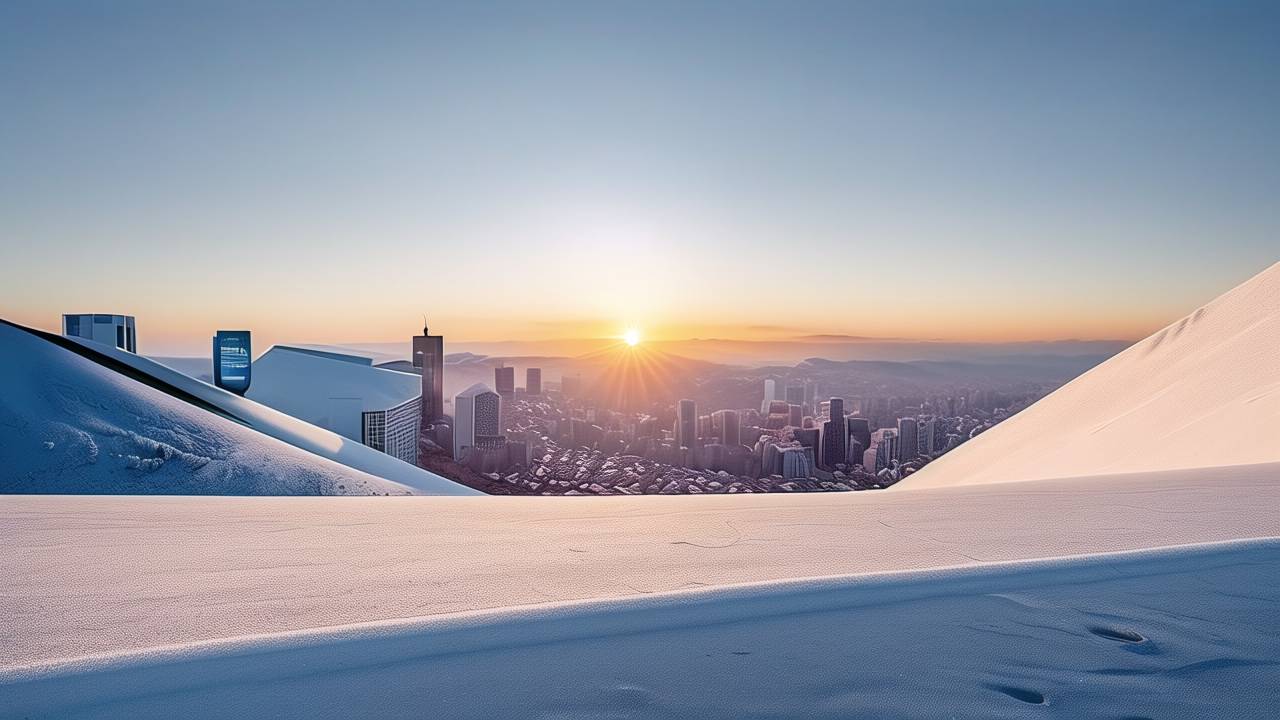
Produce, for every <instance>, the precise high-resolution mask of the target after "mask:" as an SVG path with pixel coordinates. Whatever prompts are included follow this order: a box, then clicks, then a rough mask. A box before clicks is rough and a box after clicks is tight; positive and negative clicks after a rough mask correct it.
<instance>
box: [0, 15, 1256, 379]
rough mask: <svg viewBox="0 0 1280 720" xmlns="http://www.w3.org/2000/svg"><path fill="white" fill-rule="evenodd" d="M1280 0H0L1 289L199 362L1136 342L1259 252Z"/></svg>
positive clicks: (52, 321)
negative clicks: (567, 348) (241, 351)
mask: <svg viewBox="0 0 1280 720" xmlns="http://www.w3.org/2000/svg"><path fill="white" fill-rule="evenodd" d="M1278 19H1280V10H1278V9H1277V8H1276V7H1275V6H1274V5H1267V4H1253V3H1220V4H1213V5H1202V4H1188V3H1177V2H1175V3H1156V2H1138V3H1127V4H1123V5H1119V4H1116V5H1112V4H1102V3H1080V4H1072V5H1061V4H1060V5H1054V4H1033V3H1013V2H1007V3H1006V2H993V3H988V4H982V5H961V4H954V5H950V4H937V5H920V6H916V5H911V6H909V7H908V6H898V5H894V4H876V3H865V4H853V3H832V4H826V3H813V4H805V5H802V6H794V5H785V4H780V3H779V4H772V3H741V4H735V5H734V6H733V7H732V8H731V9H730V8H728V7H726V6H723V5H721V6H716V5H713V4H707V5H703V6H688V5H685V4H676V3H645V4H634V5H625V4H623V5H617V6H611V7H610V8H608V9H605V8H600V7H596V6H593V5H591V4H575V3H569V4H564V5H557V6H555V7H536V6H528V5H520V4H507V3H495V4H492V5H485V6H459V7H440V6H427V5H418V6H413V5H409V6H406V5H398V4H395V5H393V4H386V5H378V6H376V7H375V8H374V9H372V10H370V11H365V10H362V9H359V8H355V7H351V6H344V5H341V4H329V3H316V4H313V5H310V6H308V8H307V9H306V11H302V10H301V9H299V8H290V7H287V6H272V7H263V6H261V5H260V4H256V3H244V4H239V3H220V4H218V5H217V6H208V7H199V6H189V5H188V6H171V5H167V4H159V3H154V4H152V3H138V4H135V5H130V6H126V7H119V8H113V9H112V10H111V11H110V12H105V11H104V12H98V11H94V10H92V9H90V8H75V9H72V8H67V7H56V6H50V5H48V4H47V3H27V2H15V3H6V4H5V5H4V7H3V8H0V48H3V50H2V51H0V89H3V90H4V94H5V97H6V99H7V100H8V101H9V102H7V103H6V105H7V108H6V113H4V114H3V116H0V158H3V160H4V162H0V242H2V243H3V246H4V248H5V262H4V263H3V265H2V266H0V308H2V309H3V313H4V316H5V317H6V318H9V319H12V320H14V321H16V322H20V323H24V324H28V325H32V326H37V327H42V328H45V329H48V330H56V329H57V323H58V318H59V317H60V315H61V314H62V313H64V312H71V311H76V310H77V309H79V308H99V309H102V310H104V311H109V312H115V313H124V314H128V315H132V316H134V317H136V318H137V319H138V322H139V323H140V324H141V326H142V327H144V328H145V329H146V330H145V335H146V338H147V341H148V345H147V347H146V348H144V351H145V352H155V353H161V354H192V355H194V354H202V353H203V351H204V347H205V345H206V344H207V342H208V336H209V333H210V332H211V331H213V330H214V329H216V328H218V327H246V328H253V329H254V331H255V334H256V336H257V337H260V338H262V339H263V344H262V345H260V347H263V348H264V349H265V348H266V347H268V346H269V344H270V343H273V342H313V343H325V342H380V341H392V340H399V339H400V338H402V337H404V335H405V331H406V328H407V327H410V326H411V325H412V324H413V318H415V317H416V316H417V315H418V314H420V313H423V312H425V313H427V314H428V315H429V316H431V317H432V318H433V324H434V325H435V326H436V327H438V328H439V331H440V332H443V333H445V334H446V335H448V336H449V337H451V338H456V342H481V341H486V342H487V341H498V340H521V341H532V340H537V341H552V340H560V339H565V340H573V339H581V338H617V337H620V336H621V335H622V334H623V333H624V332H625V331H626V330H627V329H628V328H632V327H634V328H638V329H640V330H641V332H642V333H643V334H644V337H645V338H646V340H655V341H661V340H675V339H684V338H709V337H717V338H729V339H742V340H759V339H766V338H777V337H780V336H785V335H804V334H813V333H833V334H851V335H857V336H868V337H875V338H907V339H913V340H923V339H931V340H943V341H975V342H1008V341H1029V340H1061V339H1067V338H1084V339H1114V340H1130V341H1132V340H1136V339H1138V338H1140V337H1143V336H1145V335H1147V334H1148V333H1150V332H1151V331H1153V330H1155V329H1156V328H1158V327H1160V326H1162V325H1164V324H1165V323H1167V322H1169V321H1170V320H1173V319H1174V318H1177V317H1179V316H1181V315H1183V314H1185V313H1186V312H1187V311H1188V310H1191V309H1194V307H1195V304H1196V303H1197V302H1199V300H1200V299H1201V298H1203V297H1205V296H1209V295H1211V294H1212V293H1213V292H1215V291H1217V290H1218V289H1220V288H1222V287H1230V286H1233V285H1234V284H1236V283H1238V282H1240V281H1242V280H1244V279H1245V278H1247V277H1250V276H1252V275H1253V274H1254V273H1256V272H1258V271H1259V269H1261V268H1263V267H1266V266H1267V265H1269V264H1271V263H1272V262H1274V261H1275V260H1276V256H1275V252H1276V251H1275V247H1276V246H1275V237H1277V234H1280V215H1277V212H1276V210H1275V207H1274V203H1273V202H1272V198H1271V192H1270V189H1271V188H1274V187H1276V186H1277V185H1278V184H1280V146H1278V145H1277V143H1275V142H1274V139H1273V128H1274V127H1275V126H1277V125H1280V89H1278V88H1277V84H1276V83H1274V82H1273V78H1272V74H1271V71H1270V69H1271V68H1272V67H1274V66H1275V64H1276V62H1277V61H1280V57H1278V56H1280V49H1277V46H1276V45H1275V43H1274V42H1273V39H1274V35H1273V33H1272V29H1273V28H1275V27H1276V23H1277V20H1278ZM1031 38H1051V39H1050V40H1046V41H1044V42H1032V41H1031ZM77 259H78V261H77ZM477 283H480V284H481V285H482V287H483V292H476V291H475V290H476V284H477ZM462 298H465V301H463V300H462Z"/></svg>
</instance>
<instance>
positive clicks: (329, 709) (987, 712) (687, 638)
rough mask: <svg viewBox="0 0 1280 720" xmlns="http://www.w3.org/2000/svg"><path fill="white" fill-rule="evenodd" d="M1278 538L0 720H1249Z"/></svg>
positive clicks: (147, 665) (940, 578)
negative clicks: (192, 719)
mask: <svg viewBox="0 0 1280 720" xmlns="http://www.w3.org/2000/svg"><path fill="white" fill-rule="evenodd" d="M1277 602H1280V541H1276V540H1268V541H1255V542H1245V543H1228V544H1223V545H1201V546H1197V547H1191V548H1175V549H1170V550H1164V551H1156V552H1140V553H1135V554H1124V555H1108V556H1083V557H1078V558H1071V559H1062V560H1055V561H1038V562H1031V563H1014V564H1001V565H995V566H991V567H987V568H981V569H961V570H956V569H944V570H935V571H925V572H912V573H895V574H890V575H885V576H874V575H873V576H855V577H845V578H827V579H811V580H805V581H800V582H792V583H781V584H773V585H753V586H739V587H730V588H717V589H713V590H707V591H695V592H689V593H683V594H674V595H665V596H659V597H655V598H639V599H630V600H624V601H610V602H595V603H582V604H568V605H557V606H543V607H536V608H526V609H522V610H517V611H506V612H499V613H473V614H467V615H455V616H450V617H443V618H435V619H418V620H411V621H401V622H391V623H381V624H366V625H362V626H349V627H345V628H329V629H324V630H320V631H315V632H306V633H295V634H292V635H283V636H257V637H249V638H239V639H236V640H232V641H226V642H213V643H207V644H202V645H189V646H185V647H174V648H163V649H158V650H154V651H151V652H148V653H140V654H134V655H124V656H116V657H111V658H94V659H88V660H80V661H76V662H72V663H68V664H64V665H58V666H51V667H44V668H38V669H25V670H16V671H8V672H5V671H0V693H2V696H0V697H3V700H4V702H3V705H0V716H4V717H15V718H16V717H59V718H80V717H93V718H171V717H273V718H351V717H380V718H422V717H431V718H516V717H520V718H639V717H651V718H694V717H696V718H793V717H805V718H857V717H865V718H885V717H894V718H939V717H964V718H970V717H972V718H978V717H982V718H1020V717H1026V718H1039V717H1050V716H1052V717H1072V718H1131V719H1133V718H1153V717H1161V718H1166V717H1167V718H1208V717H1222V718H1227V717H1230V718H1271V717H1274V711H1275V702H1276V698H1275V688H1276V687H1277V680H1278V679H1280V669H1278V666H1280V658H1277V652H1276V645H1275V643H1276V637H1277V636H1278V635H1280V613H1277V612H1276V603H1277Z"/></svg>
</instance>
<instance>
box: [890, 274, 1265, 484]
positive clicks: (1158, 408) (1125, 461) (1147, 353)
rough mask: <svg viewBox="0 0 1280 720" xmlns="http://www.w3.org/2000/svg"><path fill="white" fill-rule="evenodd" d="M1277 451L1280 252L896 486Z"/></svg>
mask: <svg viewBox="0 0 1280 720" xmlns="http://www.w3.org/2000/svg"><path fill="white" fill-rule="evenodd" d="M1276 461H1280V263H1276V264H1275V265H1272V266H1271V267H1270V268H1268V269H1267V270H1265V271H1263V272H1261V273H1259V274H1258V275H1256V276H1255V277H1253V278H1252V279H1250V280H1248V281H1246V282H1245V283H1243V284H1241V285H1239V286H1238V287H1236V288H1234V289H1233V290H1230V291H1228V292H1227V293H1225V294H1223V295H1221V296H1220V297H1218V298H1217V299H1216V300H1214V301H1212V302H1210V303H1209V304H1207V305H1205V306H1204V307H1201V308H1200V309H1198V310H1196V311H1194V312H1192V313H1191V314H1189V315H1187V316H1186V317H1184V318H1182V319H1180V320H1178V321H1175V322H1173V323H1171V324H1170V325H1169V326H1168V327H1166V328H1164V329H1162V330H1160V331H1159V332H1157V333H1155V334H1153V335H1152V336H1151V337H1149V338H1147V339H1145V340H1142V341H1141V342H1138V343H1136V344H1134V345H1133V346H1132V347H1130V348H1129V349H1127V350H1125V351H1124V352H1121V353H1119V354H1118V355H1116V356H1115V357H1113V358H1111V359H1110V360H1107V361H1106V362H1104V363H1102V364H1101V365H1099V366H1097V367H1095V368H1094V369H1092V370H1090V371H1088V372H1086V373H1085V374H1083V375H1081V376H1080V377H1078V378H1076V379H1075V380H1073V381H1071V382H1070V383H1068V384H1066V385H1064V386H1063V387H1061V388H1059V389H1058V390H1057V391H1056V392H1054V393H1052V394H1050V395H1049V396H1047V397H1045V398H1044V399H1042V400H1040V401H1039V402H1037V403H1035V404H1034V405H1032V406H1031V407H1029V408H1027V409H1026V410H1023V411H1022V412H1020V413H1018V414H1017V415H1015V416H1014V417H1012V418H1010V419H1008V420H1006V421H1004V422H1002V423H1000V424H999V425H997V426H996V427H994V428H992V429H991V430H988V431H987V432H985V433H983V434H982V435H980V436H978V437H976V438H974V439H973V440H971V441H969V442H967V443H965V444H963V445H961V446H960V447H959V448H957V449H955V450H953V451H951V452H949V453H947V454H946V455H944V456H943V457H941V458H939V459H938V460H936V461H934V462H932V463H930V464H929V465H927V466H925V468H924V469H923V470H921V471H920V472H918V473H916V474H914V475H911V476H909V477H908V478H906V479H904V480H903V481H902V482H900V483H898V485H896V486H895V489H899V488H900V489H903V490H908V489H918V488H928V487H942V486H951V485H969V484H979V483H1002V482H1014V481H1027V480H1039V479H1044V478H1065V477H1081V476H1087V475H1099V474H1112V473H1129V472H1145V471H1153V470H1176V469H1187V468H1199V467H1209V466H1223V465H1233V464H1240V465H1244V464H1252V463H1268V462H1276Z"/></svg>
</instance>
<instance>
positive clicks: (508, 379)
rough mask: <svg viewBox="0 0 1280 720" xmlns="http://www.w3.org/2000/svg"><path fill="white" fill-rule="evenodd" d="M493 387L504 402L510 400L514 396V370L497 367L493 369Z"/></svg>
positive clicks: (512, 368)
mask: <svg viewBox="0 0 1280 720" xmlns="http://www.w3.org/2000/svg"><path fill="white" fill-rule="evenodd" d="M493 387H494V389H495V390H497V391H498V394H499V395H501V396H502V399H504V400H508V401H509V400H511V398H513V397H515V394H516V369H515V368H514V367H507V366H498V367H496V368H494V369H493Z"/></svg>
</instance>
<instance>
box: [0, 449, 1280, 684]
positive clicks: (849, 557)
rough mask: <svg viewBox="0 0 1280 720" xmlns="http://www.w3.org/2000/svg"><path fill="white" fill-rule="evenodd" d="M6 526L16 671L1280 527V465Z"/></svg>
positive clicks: (199, 508) (307, 501) (1, 602)
mask: <svg viewBox="0 0 1280 720" xmlns="http://www.w3.org/2000/svg"><path fill="white" fill-rule="evenodd" d="M0 528H3V530H4V538H5V540H4V542H3V543H0V577H3V578H6V583H5V593H0V617H2V618H6V619H8V620H9V622H8V624H6V623H0V667H5V666H24V665H30V664H33V663H44V662H50V661H56V660H58V659H62V658H69V657H75V656H80V655H86V654H98V653H109V652H119V651H125V650H142V649H145V648H148V647H156V646H168V645H175V644H184V643H193V642H201V641H207V640H211V639H216V638H219V637H230V636H246V635H248V636H253V635H261V634H275V633H281V632H293V631H299V630H305V629H307V628H314V627H326V626H335V625H348V624H352V623H367V622H372V621H387V620H393V619H397V618H406V617H417V616H427V615H431V616H435V615H444V614H449V613H458V612H472V611H477V610H485V609H492V608H503V607H515V606H526V605H533V604H539V603H548V602H550V603H562V602H573V601H584V600H592V599H622V598H626V597H628V596H636V595H653V594H659V593H666V592H671V591H679V590H688V589H692V588H702V587H708V586H721V585H734V584H742V583H761V582H777V581H783V580H788V579H793V578H804V577H814V576H827V575H855V574H866V573H885V572H894V571H902V570H925V569H930V568H938V567H953V566H958V565H962V566H969V567H979V566H983V565H985V564H988V563H998V562H1008V561H1017V560H1026V559H1044V558H1053V557H1059V556H1063V555H1079V554H1085V553H1108V552H1118V551H1129V550H1140V549H1143V548H1152V547H1163V546H1169V545H1186V544H1189V543H1207V542H1222V541H1227V540H1236V539H1240V538H1265V537H1272V536H1280V464H1272V465H1251V466H1242V467H1232V468H1224V469H1220V470H1203V471H1202V470H1196V471H1176V472H1167V473H1150V474H1133V475H1123V476H1114V477H1098V478H1089V479H1086V480H1064V481H1057V480H1045V481H1040V482H1035V483H1028V484H1018V485H980V486H972V487H962V488H943V489H941V490H929V491H921V492H918V493H915V492H913V493H887V492H862V493H852V494H844V493H841V494H827V493H814V494H803V495H752V496H743V497H738V496H726V495H720V496H702V497H689V496H679V497H672V496H652V497H585V498H510V497H475V498H436V497H429V498H398V499H397V498H365V499H360V498H343V499H342V500H341V501H335V500H331V499H327V498H238V497H226V498H182V497H93V498H88V497H85V498H77V497H47V496H46V497H40V496H29V497H0ZM104 575H105V576H109V577H111V579H112V581H111V582H110V583H104V582H102V577H104ZM81 628H94V629H95V630H94V631H93V632H92V633H85V632H82V631H81Z"/></svg>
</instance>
